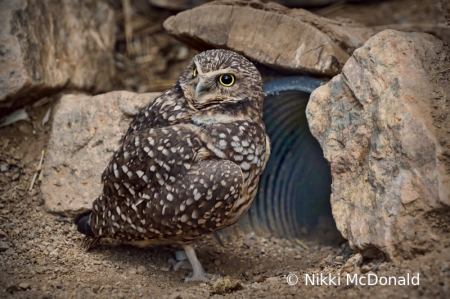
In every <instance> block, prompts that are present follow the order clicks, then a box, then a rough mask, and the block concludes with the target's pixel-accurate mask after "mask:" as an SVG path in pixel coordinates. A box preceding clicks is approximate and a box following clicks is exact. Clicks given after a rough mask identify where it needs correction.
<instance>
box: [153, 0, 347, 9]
mask: <svg viewBox="0 0 450 299" xmlns="http://www.w3.org/2000/svg"><path fill="white" fill-rule="evenodd" d="M148 1H149V2H150V3H151V4H152V5H155V6H158V7H162V8H166V9H171V10H178V11H181V10H186V9H191V8H194V7H196V6H199V5H202V4H205V3H207V2H210V1H211V0H148ZM337 1H339V0H277V1H276V2H278V3H280V4H282V5H287V6H311V5H316V6H318V5H327V4H331V3H335V2H337Z"/></svg>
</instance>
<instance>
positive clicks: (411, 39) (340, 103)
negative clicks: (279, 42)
mask: <svg viewBox="0 0 450 299" xmlns="http://www.w3.org/2000/svg"><path fill="white" fill-rule="evenodd" d="M449 69H450V48H449V47H448V45H446V44H444V43H443V42H442V41H441V40H439V39H437V38H435V37H433V36H431V35H428V34H424V33H402V32H397V31H393V30H386V31H383V32H381V33H379V34H378V35H376V36H374V37H373V38H371V39H370V40H369V41H367V43H366V44H365V45H364V46H363V47H362V48H360V49H358V50H356V51H355V53H354V54H353V56H352V57H351V58H350V59H349V61H348V62H347V63H346V65H345V67H344V69H343V71H342V74H340V75H338V76H336V77H334V78H333V79H332V80H331V81H330V82H329V83H328V84H326V85H324V86H322V87H320V88H318V89H317V90H316V91H314V93H313V94H312V95H311V99H310V102H309V103H308V107H307V117H308V122H309V126H310V129H311V132H312V133H313V135H314V136H315V137H316V138H317V139H318V140H319V142H320V144H321V146H322V148H323V150H324V154H325V158H326V159H327V160H328V161H329V162H330V164H331V172H332V177H333V184H332V196H331V205H332V210H333V216H334V218H335V220H336V224H337V227H338V229H339V230H340V231H341V233H342V235H343V236H344V237H345V238H347V239H348V240H349V241H350V245H351V247H352V248H353V249H355V250H357V251H361V252H362V253H363V255H365V256H371V255H373V254H374V253H377V252H380V251H381V252H382V253H383V254H384V255H386V256H387V257H388V258H390V259H391V260H393V261H396V262H398V261H401V260H402V259H406V258H412V257H414V256H415V255H417V254H423V253H425V252H428V251H431V250H434V249H439V248H440V247H441V246H448V244H449V243H450V242H448V241H449V240H450V239H449V238H450V212H449V211H450V116H449V115H450V101H449V99H448V95H449V94H450V84H449V79H450V71H449ZM444 244H447V245H444Z"/></svg>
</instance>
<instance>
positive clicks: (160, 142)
mask: <svg viewBox="0 0 450 299" xmlns="http://www.w3.org/2000/svg"><path fill="white" fill-rule="evenodd" d="M198 130H200V129H199V128H197V127H195V126H193V125H177V126H169V127H164V128H158V129H149V130H148V131H147V132H146V133H147V134H139V133H135V134H132V135H129V136H128V137H127V139H126V140H125V142H124V144H123V146H122V147H121V148H119V150H118V151H117V152H116V154H115V155H114V156H113V158H112V160H111V162H110V163H109V165H108V167H107V168H106V170H105V172H104V173H103V177H102V179H103V182H104V190H103V195H102V196H101V197H99V199H97V201H96V202H94V213H93V215H92V221H91V223H92V226H93V228H94V229H95V231H96V232H98V234H99V235H106V236H118V237H123V238H127V239H130V240H137V239H145V238H149V239H151V238H164V237H168V236H170V235H176V234H178V235H181V234H182V236H183V239H189V238H191V237H192V238H195V237H198V236H199V235H201V234H202V233H205V232H211V231H214V230H216V229H218V228H219V227H220V226H221V225H222V223H223V222H224V221H225V220H226V214H225V213H227V212H229V210H230V209H231V207H232V204H231V203H232V202H233V201H234V200H236V198H237V197H238V196H239V194H240V192H241V188H242V181H243V178H242V172H241V169H240V168H239V167H238V166H237V165H236V164H235V163H233V162H230V161H223V160H216V159H213V158H208V159H209V160H204V161H203V160H198V159H199V156H198V155H197V154H198V152H199V150H200V149H202V148H203V149H204V147H203V143H202V141H201V140H200V139H199V137H198V136H197V135H196V131H198ZM131 137H132V138H131ZM97 214H98V215H97Z"/></svg>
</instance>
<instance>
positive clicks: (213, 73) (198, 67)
mask: <svg viewBox="0 0 450 299" xmlns="http://www.w3.org/2000/svg"><path fill="white" fill-rule="evenodd" d="M194 63H195V67H196V69H197V72H198V74H199V75H208V76H211V77H213V76H214V75H222V74H233V75H234V76H235V77H236V78H237V77H238V76H237V75H236V73H235V71H234V70H233V69H232V68H229V67H227V68H226V69H221V70H217V71H212V72H208V73H204V72H203V71H202V70H201V68H200V66H199V65H198V64H197V61H194Z"/></svg>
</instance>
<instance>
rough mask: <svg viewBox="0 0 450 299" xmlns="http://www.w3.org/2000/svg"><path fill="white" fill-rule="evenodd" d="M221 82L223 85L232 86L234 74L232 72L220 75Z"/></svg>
mask: <svg viewBox="0 0 450 299" xmlns="http://www.w3.org/2000/svg"><path fill="white" fill-rule="evenodd" d="M219 82H220V84H222V85H223V86H231V85H233V84H234V76H233V75H231V74H223V75H220V77H219Z"/></svg>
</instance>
